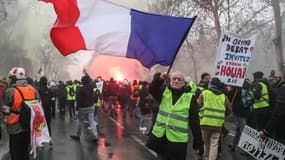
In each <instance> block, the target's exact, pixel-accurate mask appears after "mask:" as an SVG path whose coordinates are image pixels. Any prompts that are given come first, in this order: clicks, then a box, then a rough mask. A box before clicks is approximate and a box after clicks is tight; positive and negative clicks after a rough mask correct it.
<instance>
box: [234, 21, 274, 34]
mask: <svg viewBox="0 0 285 160" xmlns="http://www.w3.org/2000/svg"><path fill="white" fill-rule="evenodd" d="M273 20H274V19H273V18H272V19H271V20H269V21H266V22H264V23H261V24H259V25H257V26H255V27H254V28H251V29H250V30H248V31H246V32H245V33H244V35H246V34H249V33H251V32H252V31H254V30H256V29H258V28H260V27H263V26H264V25H266V24H268V23H271V22H272V21H273ZM237 33H238V32H237Z"/></svg>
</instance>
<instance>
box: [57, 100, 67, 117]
mask: <svg viewBox="0 0 285 160" xmlns="http://www.w3.org/2000/svg"><path fill="white" fill-rule="evenodd" d="M65 103H66V100H64V99H59V100H58V105H59V110H60V113H61V114H65Z"/></svg>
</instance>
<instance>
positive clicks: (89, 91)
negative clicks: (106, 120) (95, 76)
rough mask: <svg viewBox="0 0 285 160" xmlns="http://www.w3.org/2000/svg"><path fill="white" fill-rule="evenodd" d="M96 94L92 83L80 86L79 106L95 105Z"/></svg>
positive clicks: (77, 95)
mask: <svg viewBox="0 0 285 160" xmlns="http://www.w3.org/2000/svg"><path fill="white" fill-rule="evenodd" d="M95 99H96V95H95V93H94V91H93V86H92V85H91V84H88V85H83V86H80V87H79V88H78V89H77V91H76V102H77V108H78V109H80V108H87V107H92V106H94V102H95Z"/></svg>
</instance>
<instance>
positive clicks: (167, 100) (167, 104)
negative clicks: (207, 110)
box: [147, 72, 203, 160]
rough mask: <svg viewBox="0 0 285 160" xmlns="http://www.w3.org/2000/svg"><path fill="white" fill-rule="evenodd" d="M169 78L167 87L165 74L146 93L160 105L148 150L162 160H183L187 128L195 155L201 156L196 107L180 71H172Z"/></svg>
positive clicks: (185, 149) (189, 88) (199, 130)
mask: <svg viewBox="0 0 285 160" xmlns="http://www.w3.org/2000/svg"><path fill="white" fill-rule="evenodd" d="M169 78H170V81H169V84H168V82H167V80H168V76H167V74H166V73H162V74H161V75H160V77H157V78H156V79H153V81H152V83H151V84H150V87H149V92H150V93H151V94H152V96H153V97H154V98H155V99H156V100H157V101H158V102H159V111H158V113H157V117H156V120H155V123H154V125H153V128H152V131H151V134H150V135H149V139H148V141H147V147H149V148H150V149H152V150H154V151H155V152H156V153H157V154H158V155H159V156H160V157H161V158H162V159H163V160H185V159H186V154H187V144H188V142H189V131H190V127H191V131H192V133H193V140H192V141H193V149H194V152H195V153H196V154H199V153H203V140H202V135H201V129H200V125H199V116H198V106H197V103H196V98H195V95H194V94H193V93H192V92H191V87H190V86H189V85H187V84H186V82H185V78H184V75H183V74H182V73H181V72H173V73H172V74H171V75H170V77H169Z"/></svg>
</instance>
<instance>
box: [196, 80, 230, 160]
mask: <svg viewBox="0 0 285 160" xmlns="http://www.w3.org/2000/svg"><path fill="white" fill-rule="evenodd" d="M222 87H223V86H222V83H221V81H220V80H219V79H218V78H213V79H212V81H211V84H210V86H209V89H205V90H203V91H202V93H201V94H200V95H199V97H198V99H197V102H198V105H199V106H200V107H201V108H200V113H199V114H200V125H201V129H202V136H203V140H204V143H205V145H204V150H205V152H204V157H205V158H204V159H206V160H216V159H217V155H218V146H219V138H220V134H221V129H222V126H223V124H224V120H225V113H226V109H228V110H230V111H231V106H230V102H229V100H228V98H227V96H226V95H225V94H224V93H223V91H222Z"/></svg>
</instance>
